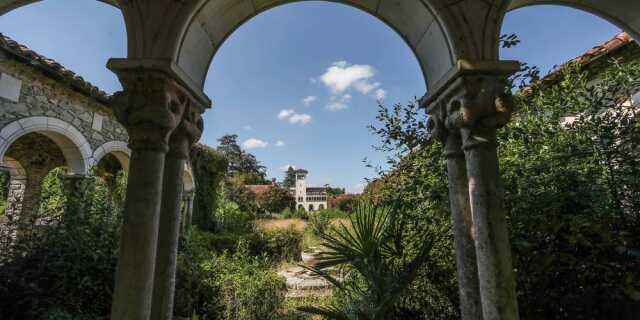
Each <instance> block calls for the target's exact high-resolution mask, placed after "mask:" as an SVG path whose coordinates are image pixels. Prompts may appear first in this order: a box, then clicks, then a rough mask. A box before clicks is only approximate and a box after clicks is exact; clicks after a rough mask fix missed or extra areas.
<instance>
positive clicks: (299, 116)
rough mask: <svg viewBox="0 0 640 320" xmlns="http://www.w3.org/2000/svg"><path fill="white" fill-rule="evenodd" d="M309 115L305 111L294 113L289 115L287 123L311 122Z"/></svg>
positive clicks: (303, 123) (302, 123)
mask: <svg viewBox="0 0 640 320" xmlns="http://www.w3.org/2000/svg"><path fill="white" fill-rule="evenodd" d="M311 120H312V118H311V116H310V115H308V114H306V113H295V114H293V115H292V116H291V117H289V123H293V124H301V125H305V124H309V123H311Z"/></svg>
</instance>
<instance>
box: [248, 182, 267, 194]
mask: <svg viewBox="0 0 640 320" xmlns="http://www.w3.org/2000/svg"><path fill="white" fill-rule="evenodd" d="M245 187H247V189H249V191H251V192H253V193H255V194H261V193H263V192H266V191H267V190H269V189H271V188H273V185H272V184H265V185H247V186H245Z"/></svg>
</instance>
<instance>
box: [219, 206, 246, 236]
mask: <svg viewBox="0 0 640 320" xmlns="http://www.w3.org/2000/svg"><path fill="white" fill-rule="evenodd" d="M214 221H215V225H216V227H215V231H216V232H228V233H247V232H251V231H253V229H254V224H253V215H251V214H249V213H247V212H244V211H242V210H240V207H239V206H238V205H237V204H236V203H235V202H231V201H224V202H221V203H220V204H219V206H218V209H217V210H216V212H215V215H214Z"/></svg>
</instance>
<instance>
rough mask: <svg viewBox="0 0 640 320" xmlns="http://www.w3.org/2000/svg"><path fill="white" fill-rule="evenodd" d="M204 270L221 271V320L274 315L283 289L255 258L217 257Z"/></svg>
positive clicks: (252, 319) (280, 281) (253, 319)
mask: <svg viewBox="0 0 640 320" xmlns="http://www.w3.org/2000/svg"><path fill="white" fill-rule="evenodd" d="M205 269H208V270H211V271H214V270H216V269H217V270H219V271H221V273H220V276H219V279H218V281H219V283H220V285H221V291H222V296H223V302H224V313H223V316H224V317H223V319H227V320H262V319H272V318H274V317H275V316H276V314H277V312H278V310H279V309H280V307H281V305H282V303H283V302H284V296H285V292H286V289H287V286H286V283H285V281H284V279H283V278H281V277H280V276H278V275H277V274H276V273H275V272H273V271H271V270H270V269H269V265H268V264H265V262H263V261H261V260H260V259H257V258H246V257H242V254H238V255H235V256H232V257H229V256H221V257H219V259H217V260H216V261H215V262H214V263H212V264H207V265H206V266H205Z"/></svg>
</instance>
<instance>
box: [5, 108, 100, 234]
mask: <svg viewBox="0 0 640 320" xmlns="http://www.w3.org/2000/svg"><path fill="white" fill-rule="evenodd" d="M0 137H2V140H1V142H0V161H1V162H0V165H1V166H3V167H5V168H7V169H8V171H9V173H10V183H9V184H10V185H13V186H14V188H15V189H13V191H12V192H10V194H9V195H8V200H9V201H8V206H7V213H8V214H11V215H13V216H14V217H17V218H16V219H18V220H19V223H20V224H21V225H29V224H33V223H34V222H35V219H36V218H37V214H38V210H39V207H40V197H41V192H42V183H43V181H44V179H45V177H46V176H47V175H48V174H49V173H50V172H51V171H52V170H53V169H55V168H58V167H65V168H66V169H65V171H66V174H67V175H70V176H85V175H86V174H87V173H88V170H89V163H90V161H91V156H90V155H91V152H90V147H89V143H88V142H87V140H86V139H85V138H84V136H83V135H82V134H81V133H80V132H79V131H78V130H76V129H75V128H74V127H73V126H71V125H70V124H68V123H65V122H63V121H61V120H59V119H55V118H46V117H32V118H25V119H22V120H18V121H16V122H13V123H11V124H9V125H7V126H5V127H4V128H3V129H2V130H1V131H0Z"/></svg>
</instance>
